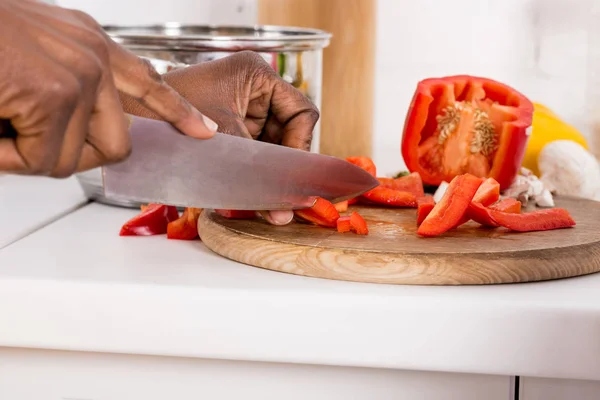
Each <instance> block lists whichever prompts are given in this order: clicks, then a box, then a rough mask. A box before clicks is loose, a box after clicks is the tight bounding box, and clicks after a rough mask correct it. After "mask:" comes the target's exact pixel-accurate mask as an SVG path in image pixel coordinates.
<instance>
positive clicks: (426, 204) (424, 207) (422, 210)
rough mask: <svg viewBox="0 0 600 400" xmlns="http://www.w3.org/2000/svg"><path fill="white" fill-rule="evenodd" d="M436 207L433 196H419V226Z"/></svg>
mask: <svg viewBox="0 0 600 400" xmlns="http://www.w3.org/2000/svg"><path fill="white" fill-rule="evenodd" d="M433 207H435V201H434V200H433V196H430V195H427V196H422V197H417V226H419V225H421V224H422V223H423V221H425V218H427V216H428V215H429V213H430V212H431V210H433Z"/></svg>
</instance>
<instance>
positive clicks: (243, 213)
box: [215, 210, 256, 219]
mask: <svg viewBox="0 0 600 400" xmlns="http://www.w3.org/2000/svg"><path fill="white" fill-rule="evenodd" d="M215 212H216V213H217V214H219V215H220V216H222V217H225V218H227V219H252V218H256V212H255V211H250V210H215Z"/></svg>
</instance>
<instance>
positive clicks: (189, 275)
mask: <svg viewBox="0 0 600 400" xmlns="http://www.w3.org/2000/svg"><path fill="white" fill-rule="evenodd" d="M25 208H26V207H25V206H23V210H25ZM136 213H137V211H136V210H126V209H120V208H112V207H108V206H103V205H100V204H95V203H92V204H90V205H87V206H85V207H83V208H80V209H78V210H76V211H74V212H73V213H72V214H70V215H68V216H66V217H64V218H62V219H60V220H58V221H56V222H54V223H52V224H50V225H48V226H46V227H43V228H42V229H40V230H39V231H37V232H35V233H33V234H31V235H29V236H27V237H25V238H23V239H21V240H19V241H17V242H16V243H13V244H12V245H10V246H8V247H6V248H4V249H3V250H1V251H0V326H1V327H2V329H0V346H15V347H33V348H47V349H68V350H82V351H100V352H117V353H135V354H153V355H174V356H187V357H205V358H222V359H236V360H256V361H279V362H297V363H310V364H326V365H345V366H371V367H384V368H385V367H389V368H402V369H415V370H430V371H436V370H437V371H455V372H475V373H489V374H501V375H524V376H542V377H556V378H582V379H595V380H600V275H592V276H587V277H581V278H574V279H568V280H562V281H553V282H542V283H533V284H518V285H499V286H474V287H417V286H390V285H375V284H359V283H350V282H336V281H328V280H321V279H315V278H306V277H299V276H293V275H287V274H283V273H278V272H272V271H267V270H262V269H258V268H254V267H250V266H246V265H242V264H238V263H235V262H232V261H229V260H227V259H224V258H222V257H220V256H218V255H216V254H213V253H212V252H210V251H209V250H207V249H206V248H205V247H204V245H203V244H202V243H201V242H199V241H196V242H185V241H173V240H167V239H166V237H164V236H160V237H127V238H124V237H119V236H118V232H119V229H120V227H121V225H122V224H123V223H124V222H125V221H126V220H127V219H128V218H130V217H131V216H133V215H134V214H136Z"/></svg>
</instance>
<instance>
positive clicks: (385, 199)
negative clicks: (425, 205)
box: [361, 186, 417, 207]
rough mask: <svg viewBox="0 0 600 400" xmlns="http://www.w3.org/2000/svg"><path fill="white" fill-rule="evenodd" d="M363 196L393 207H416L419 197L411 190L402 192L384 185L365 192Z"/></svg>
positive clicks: (372, 201) (369, 200)
mask: <svg viewBox="0 0 600 400" xmlns="http://www.w3.org/2000/svg"><path fill="white" fill-rule="evenodd" d="M361 197H362V198H364V199H366V200H368V202H371V203H375V204H381V205H386V206H391V207H416V206H417V197H416V196H415V195H414V194H412V193H409V192H401V191H400V190H394V189H390V188H386V187H383V186H377V187H376V188H375V189H371V190H369V191H368V192H366V193H364V194H363V195H362V196H361Z"/></svg>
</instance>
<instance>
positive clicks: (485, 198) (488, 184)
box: [456, 178, 500, 227]
mask: <svg viewBox="0 0 600 400" xmlns="http://www.w3.org/2000/svg"><path fill="white" fill-rule="evenodd" d="M499 198H500V184H499V183H498V182H497V181H496V180H495V179H494V178H488V179H486V180H485V181H483V183H482V184H481V186H479V189H477V193H475V196H474V197H473V202H475V203H480V204H483V205H484V206H486V207H487V206H489V205H490V204H494V203H495V202H496V201H498V199H499ZM469 219H471V217H470V216H469V213H466V214H465V216H463V217H462V219H461V220H460V221H459V223H458V224H457V225H456V226H457V227H458V226H460V225H462V224H464V223H466V222H469Z"/></svg>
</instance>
